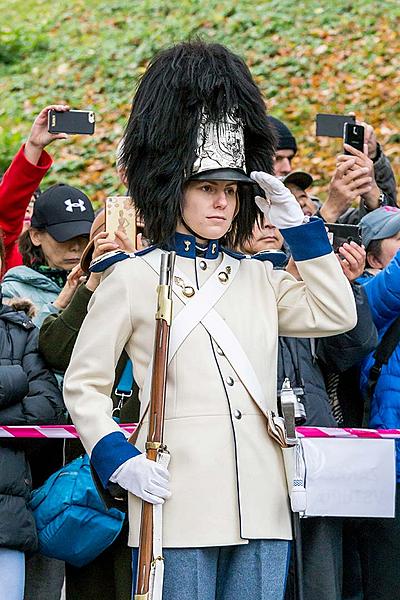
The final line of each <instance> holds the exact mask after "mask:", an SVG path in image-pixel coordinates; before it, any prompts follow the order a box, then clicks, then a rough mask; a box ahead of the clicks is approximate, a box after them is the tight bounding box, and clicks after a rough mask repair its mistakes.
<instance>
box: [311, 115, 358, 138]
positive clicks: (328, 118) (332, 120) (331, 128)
mask: <svg viewBox="0 0 400 600" xmlns="http://www.w3.org/2000/svg"><path fill="white" fill-rule="evenodd" d="M355 122H356V118H355V116H354V115H328V114H318V115H317V118H316V126H317V127H316V135H318V136H326V137H337V138H341V137H343V127H344V124H345V123H355Z"/></svg>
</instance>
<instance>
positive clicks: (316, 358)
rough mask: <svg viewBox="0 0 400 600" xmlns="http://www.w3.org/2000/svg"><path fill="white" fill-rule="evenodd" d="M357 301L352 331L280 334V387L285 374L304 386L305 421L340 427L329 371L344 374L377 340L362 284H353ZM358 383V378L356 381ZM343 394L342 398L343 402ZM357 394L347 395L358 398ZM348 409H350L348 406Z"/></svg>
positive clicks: (354, 400)
mask: <svg viewBox="0 0 400 600" xmlns="http://www.w3.org/2000/svg"><path fill="white" fill-rule="evenodd" d="M352 289H353V293H354V298H355V301H356V308H357V316H358V321H357V325H356V326H355V327H354V329H352V330H351V331H347V332H346V333H341V334H339V335H334V336H331V337H327V338H318V339H315V340H314V339H308V338H288V337H280V338H279V354H278V391H279V390H280V389H281V387H282V383H283V380H284V378H285V377H288V378H289V380H290V383H291V386H292V387H300V386H302V387H303V389H304V396H303V397H302V403H303V405H304V408H305V410H306V416H307V418H306V423H305V425H309V426H312V425H316V426H317V425H318V426H320V427H337V423H336V421H335V419H334V417H333V415H332V412H331V407H330V404H329V398H328V394H327V391H326V385H325V374H326V373H327V372H333V373H340V374H343V373H345V372H347V370H348V369H350V368H351V367H354V365H356V364H357V363H359V362H360V361H361V359H362V358H363V357H364V356H366V355H367V354H368V353H369V352H371V350H373V349H374V348H375V347H376V345H377V343H378V335H377V331H376V327H375V325H374V323H373V320H372V315H371V311H370V308H369V304H368V301H367V298H366V295H365V291H364V289H363V288H362V286H360V285H358V284H353V285H352ZM356 385H357V386H358V381H357V382H356ZM342 400H343V399H342V398H340V401H341V404H342ZM356 401H357V398H352V399H351V398H346V402H349V403H351V402H356ZM345 408H346V412H347V407H345ZM342 409H343V406H342Z"/></svg>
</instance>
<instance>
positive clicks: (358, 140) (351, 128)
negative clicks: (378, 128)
mask: <svg viewBox="0 0 400 600" xmlns="http://www.w3.org/2000/svg"><path fill="white" fill-rule="evenodd" d="M343 143H345V144H349V146H353V148H356V149H357V150H360V152H364V127H363V126H362V125H356V124H355V123H346V124H345V126H344V134H343ZM344 153H345V154H350V152H349V151H348V150H345V151H344Z"/></svg>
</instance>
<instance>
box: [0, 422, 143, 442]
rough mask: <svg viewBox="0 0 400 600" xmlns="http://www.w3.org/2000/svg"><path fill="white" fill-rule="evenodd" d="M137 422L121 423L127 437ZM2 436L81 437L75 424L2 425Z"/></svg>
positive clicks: (0, 433)
mask: <svg viewBox="0 0 400 600" xmlns="http://www.w3.org/2000/svg"><path fill="white" fill-rule="evenodd" d="M136 427H137V423H127V424H126V425H125V424H124V425H121V430H122V432H123V433H125V435H126V436H127V437H129V436H130V435H131V433H133V432H134V431H135V429H136ZM0 438H37V439H40V438H61V439H62V438H79V434H78V432H77V431H76V428H75V426H74V425H33V426H30V427H25V426H24V425H10V426H5V425H2V426H0Z"/></svg>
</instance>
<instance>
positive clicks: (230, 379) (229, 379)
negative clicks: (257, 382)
mask: <svg viewBox="0 0 400 600" xmlns="http://www.w3.org/2000/svg"><path fill="white" fill-rule="evenodd" d="M226 383H227V384H228V385H233V384H234V383H235V382H234V381H233V379H232V377H227V378H226Z"/></svg>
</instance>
